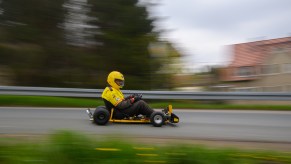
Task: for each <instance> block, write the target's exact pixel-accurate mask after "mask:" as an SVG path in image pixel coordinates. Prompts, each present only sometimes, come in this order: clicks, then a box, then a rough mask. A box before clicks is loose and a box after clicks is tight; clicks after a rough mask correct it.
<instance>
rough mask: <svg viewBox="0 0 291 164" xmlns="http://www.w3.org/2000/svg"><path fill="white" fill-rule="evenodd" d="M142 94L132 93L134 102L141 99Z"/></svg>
mask: <svg viewBox="0 0 291 164" xmlns="http://www.w3.org/2000/svg"><path fill="white" fill-rule="evenodd" d="M141 98H142V94H134V102H137V101H139V100H141Z"/></svg>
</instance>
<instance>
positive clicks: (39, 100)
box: [0, 95, 291, 110]
mask: <svg viewBox="0 0 291 164" xmlns="http://www.w3.org/2000/svg"><path fill="white" fill-rule="evenodd" d="M146 101H147V102H148V103H149V105H150V106H151V107H153V108H165V107H167V106H168V105H169V104H172V105H173V108H174V109H243V110H253V109H255V110H291V105H233V104H223V103H217V104H209V103H201V102H197V101H191V100H168V101H167V100H151V101H150V100H146ZM100 105H104V103H103V101H102V100H101V99H100V98H95V99H88V98H87V99H86V98H67V97H48V96H11V95H0V106H35V107H85V108H87V107H96V106H100Z"/></svg>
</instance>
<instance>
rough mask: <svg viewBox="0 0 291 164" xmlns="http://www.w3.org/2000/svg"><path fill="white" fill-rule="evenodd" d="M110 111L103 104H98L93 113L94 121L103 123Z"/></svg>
mask: <svg viewBox="0 0 291 164" xmlns="http://www.w3.org/2000/svg"><path fill="white" fill-rule="evenodd" d="M109 117H110V113H109V111H108V110H107V109H106V107H104V106H99V107H97V108H96V110H95V111H94V114H93V119H94V122H95V123H96V124H97V125H105V124H107V122H108V121H109Z"/></svg>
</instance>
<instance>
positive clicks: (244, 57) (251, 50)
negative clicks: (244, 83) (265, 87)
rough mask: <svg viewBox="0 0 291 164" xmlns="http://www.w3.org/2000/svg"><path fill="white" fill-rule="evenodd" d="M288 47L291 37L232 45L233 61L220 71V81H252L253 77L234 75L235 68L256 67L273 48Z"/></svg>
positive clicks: (290, 43)
mask: <svg viewBox="0 0 291 164" xmlns="http://www.w3.org/2000/svg"><path fill="white" fill-rule="evenodd" d="M282 45H283V46H286V45H287V46H288V47H290V48H291V46H290V45H291V37H285V38H277V39H270V40H261V41H255V42H248V43H240V44H234V45H232V47H233V51H232V53H233V60H232V62H231V63H230V64H229V65H228V67H226V68H224V69H221V71H220V75H221V76H220V80H222V81H241V80H252V79H255V77H251V76H250V77H239V76H236V75H235V74H234V71H235V69H234V68H237V67H245V66H258V65H260V64H263V63H264V61H265V59H266V57H268V55H269V54H270V53H271V52H272V51H273V50H274V48H277V47H281V46H282ZM271 54H272V53H271Z"/></svg>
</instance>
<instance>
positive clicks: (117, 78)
mask: <svg viewBox="0 0 291 164" xmlns="http://www.w3.org/2000/svg"><path fill="white" fill-rule="evenodd" d="M107 82H108V84H109V85H110V86H111V87H113V88H115V89H120V88H122V87H123V86H124V77H123V75H122V74H121V73H120V72H118V71H112V72H110V73H109V75H108V77H107Z"/></svg>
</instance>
